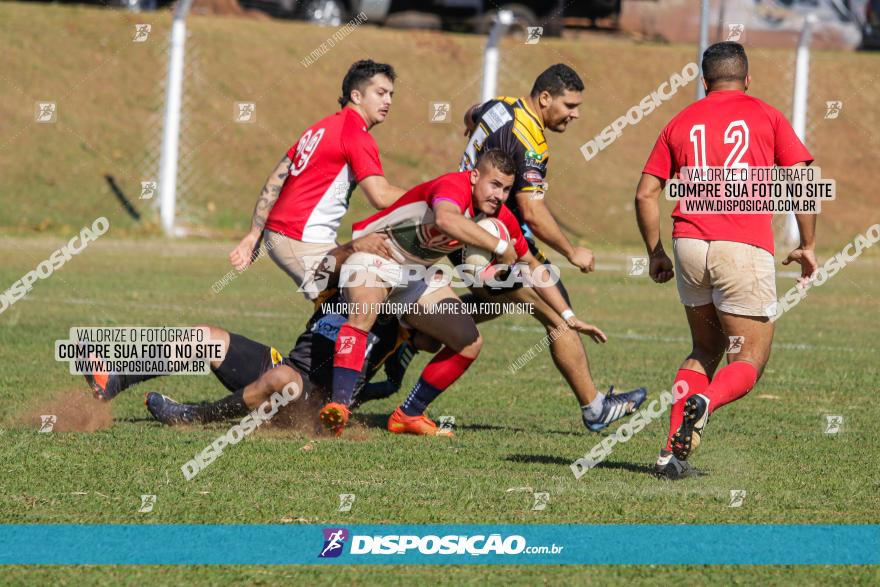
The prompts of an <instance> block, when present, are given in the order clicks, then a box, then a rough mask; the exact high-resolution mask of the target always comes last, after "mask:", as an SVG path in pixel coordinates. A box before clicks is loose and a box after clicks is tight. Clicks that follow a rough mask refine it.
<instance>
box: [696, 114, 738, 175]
mask: <svg viewBox="0 0 880 587" xmlns="http://www.w3.org/2000/svg"><path fill="white" fill-rule="evenodd" d="M690 138H691V144H692V145H693V147H694V167H706V125H705V124H695V125H694V126H692V127H691V135H690ZM724 144H725V145H730V144H732V145H733V148H732V149H731V150H730V153H729V154H728V155H727V159H725V160H724V167H732V168H735V169H742V168H745V167H748V166H749V164H748V163H746V162H744V161H743V160H742V158H743V156H744V155H745V154H746V151H747V150H748V149H749V127H748V125H747V124H746V121H745V120H734V121H733V122H731V123H730V124H729V125H727V129H726V130H725V131H724Z"/></svg>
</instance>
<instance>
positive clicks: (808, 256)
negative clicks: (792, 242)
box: [782, 248, 819, 286]
mask: <svg viewBox="0 0 880 587" xmlns="http://www.w3.org/2000/svg"><path fill="white" fill-rule="evenodd" d="M792 261H794V262H795V263H798V264H799V265H800V266H801V276H800V277H799V278H798V284H799V285H801V286H804V285H807V283H808V282H809V281H810V279H812V277H813V275H815V274H816V270H817V269H818V268H819V263H818V261H816V251H814V250H813V249H804V248H797V249H795V250H793V251H792V252H790V253H789V254H788V257H786V258H785V261H783V262H782V264H783V265H788V264H789V263H791V262H792Z"/></svg>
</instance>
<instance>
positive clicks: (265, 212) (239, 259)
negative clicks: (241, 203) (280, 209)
mask: <svg viewBox="0 0 880 587" xmlns="http://www.w3.org/2000/svg"><path fill="white" fill-rule="evenodd" d="M289 169H290V157H288V156H287V155H286V154H285V155H284V157H283V158H282V159H281V161H279V162H278V165H276V166H275V169H274V170H273V171H272V173H271V174H270V175H269V178H268V179H267V180H266V184H265V185H264V186H263V189H262V191H260V197H259V198H257V203H256V205H255V206H254V214H253V216H252V218H251V230H250V232H248V233H247V235H245V237H244V238H243V239H241V242H239V243H238V245H237V246H236V247H235V248H234V249H232V251H231V252H230V253H229V262H230V263H232V266H233V267H235V268H236V269H237V270H238V271H241V270H243V269H245V268H246V267H247V266H248V265H250V264H251V261H253V258H254V251H256V249H257V246H258V245H259V242H260V237H261V236H262V234H263V228H265V226H266V219H267V218H268V217H269V212H271V211H272V207H273V206H274V205H275V202H277V201H278V196H279V195H280V194H281V188H282V186H284V182H285V180H286V179H287V176H288V171H289Z"/></svg>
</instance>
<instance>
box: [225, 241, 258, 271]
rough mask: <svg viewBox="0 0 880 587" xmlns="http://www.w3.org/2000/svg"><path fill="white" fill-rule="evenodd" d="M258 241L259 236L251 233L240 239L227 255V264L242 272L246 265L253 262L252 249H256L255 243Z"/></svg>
mask: <svg viewBox="0 0 880 587" xmlns="http://www.w3.org/2000/svg"><path fill="white" fill-rule="evenodd" d="M259 240H260V235H259V234H254V233H252V232H249V233H247V235H246V236H245V237H244V238H243V239H241V242H240V243H238V245H236V247H235V248H234V249H232V252H230V253H229V262H230V263H232V266H233V267H235V269H236V270H238V271H244V270H245V269H247V267H248V265H250V264H251V262H252V261H253V260H254V249H256V248H257V242H259Z"/></svg>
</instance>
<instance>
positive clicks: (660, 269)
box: [648, 251, 675, 283]
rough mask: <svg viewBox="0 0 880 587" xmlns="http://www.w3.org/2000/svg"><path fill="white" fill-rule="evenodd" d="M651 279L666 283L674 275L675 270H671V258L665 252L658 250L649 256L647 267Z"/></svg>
mask: <svg viewBox="0 0 880 587" xmlns="http://www.w3.org/2000/svg"><path fill="white" fill-rule="evenodd" d="M648 273H649V274H650V276H651V279H653V280H654V281H656V282H657V283H666V282H667V281H669V280H670V279H672V278H673V277H675V271H673V270H672V259H670V258H669V257H668V256H667V255H666V253H664V252H663V251H660V252H659V253H657V254H656V255H654V256H652V257H651V264H650V266H649V268H648Z"/></svg>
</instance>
